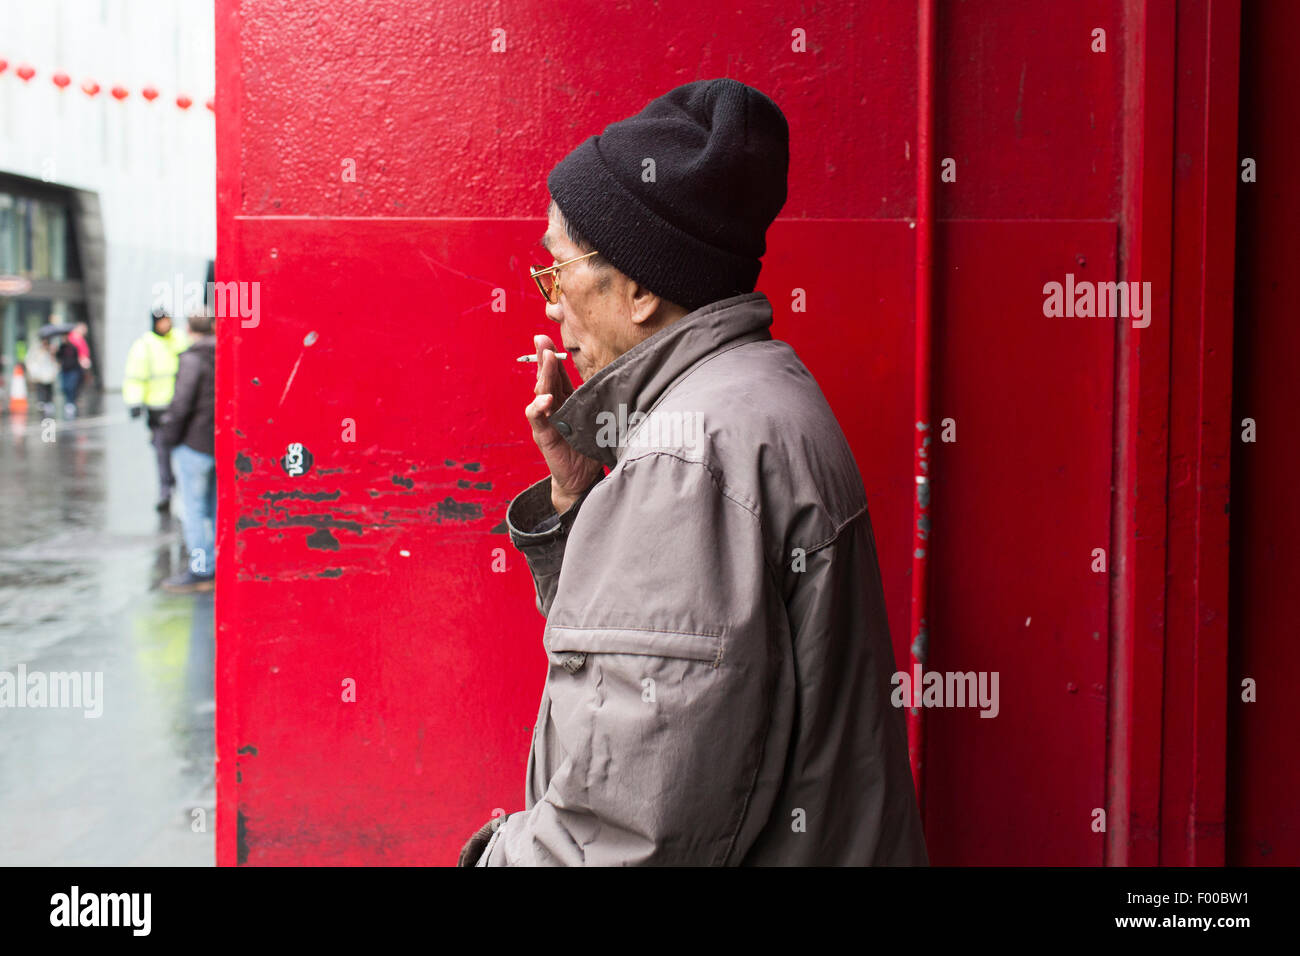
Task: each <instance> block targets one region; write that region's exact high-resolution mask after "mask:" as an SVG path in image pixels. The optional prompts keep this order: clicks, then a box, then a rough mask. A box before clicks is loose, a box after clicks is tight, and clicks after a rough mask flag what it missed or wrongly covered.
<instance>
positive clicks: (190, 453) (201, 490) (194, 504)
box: [172, 445, 217, 577]
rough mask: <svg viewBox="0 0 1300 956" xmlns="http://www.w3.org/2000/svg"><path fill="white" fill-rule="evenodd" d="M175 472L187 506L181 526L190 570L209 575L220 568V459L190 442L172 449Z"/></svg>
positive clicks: (184, 506)
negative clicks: (218, 538) (218, 464)
mask: <svg viewBox="0 0 1300 956" xmlns="http://www.w3.org/2000/svg"><path fill="white" fill-rule="evenodd" d="M172 471H173V472H174V473H175V475H176V482H177V484H178V485H180V492H181V506H182V507H183V508H184V509H185V514H184V515H183V516H182V518H181V527H182V528H183V529H184V531H185V549H186V551H187V552H188V555H189V569H190V571H192V572H193V573H194V574H197V575H200V576H205V577H206V576H208V575H211V574H213V573H215V572H216V568H217V540H216V530H217V460H216V459H215V458H213V457H212V456H211V455H205V454H203V452H201V451H195V450H194V449H193V448H191V447H190V446H189V445H177V446H176V447H175V448H173V449H172Z"/></svg>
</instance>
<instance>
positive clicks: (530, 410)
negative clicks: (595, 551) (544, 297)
mask: <svg viewBox="0 0 1300 956" xmlns="http://www.w3.org/2000/svg"><path fill="white" fill-rule="evenodd" d="M533 344H534V345H535V346H537V384H536V386H535V387H534V388H533V393H534V394H535V395H536V396H537V397H536V398H534V399H533V400H532V402H531V403H529V405H528V407H527V408H525V409H524V415H525V416H526V417H527V419H528V423H529V424H530V425H532V427H533V441H535V442H537V447H538V448H539V449H541V452H542V457H543V458H545V459H546V467H548V468H550V469H551V505H552V507H554V508H555V513H556V514H564V512H566V511H568V510H569V508H570V507H572V505H573V503H574V502H575V501H577V500H578V498H579V497H580V496H581V495H582V493H583V492H584V491H586V490H587V489H588V488H589V487H590V486H591V484H592V483H593V482H594V481H595V480H596V479H597V478H599V477H600V476H601V474H602V473H603V471H604V467H603V466H602V465H601V464H600V462H598V461H596V460H594V459H592V458H588V457H587V456H586V455H583V454H581V453H579V452H578V451H576V450H575V449H574V447H573V446H572V445H570V444H569V443H568V442H567V441H565V440H564V436H562V435H561V434H560V433H559V432H558V431H556V430H555V426H554V425H552V424H551V414H552V412H554V411H555V409H557V408H559V407H560V406H561V405H563V404H564V402H565V400H566V399H567V398H568V397H569V396H570V395H572V394H573V385H572V384H571V383H570V382H569V376H568V374H567V373H566V372H565V371H564V367H563V366H562V365H560V360H559V359H558V358H556V356H555V343H554V342H552V341H551V339H550V336H547V335H535V336H533Z"/></svg>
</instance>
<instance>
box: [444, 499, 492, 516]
mask: <svg viewBox="0 0 1300 956" xmlns="http://www.w3.org/2000/svg"><path fill="white" fill-rule="evenodd" d="M481 517H483V508H482V507H481V506H480V505H478V504H475V503H474V502H472V501H457V500H456V499H455V498H453V497H451V496H450V495H448V496H447V497H446V498H443V499H442V501H439V502H438V520H439V521H443V520H447V521H474V520H475V519H477V518H481Z"/></svg>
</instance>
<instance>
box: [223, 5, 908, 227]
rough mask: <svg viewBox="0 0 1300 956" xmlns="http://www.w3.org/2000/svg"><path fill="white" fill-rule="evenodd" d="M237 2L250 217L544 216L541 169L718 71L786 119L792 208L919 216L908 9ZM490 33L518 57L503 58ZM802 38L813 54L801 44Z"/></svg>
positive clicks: (788, 211) (242, 200)
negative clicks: (348, 175) (350, 166)
mask: <svg viewBox="0 0 1300 956" xmlns="http://www.w3.org/2000/svg"><path fill="white" fill-rule="evenodd" d="M232 5H233V0H224V2H222V3H221V4H220V6H223V7H226V8H229V7H230V6H232ZM241 9H242V11H243V23H242V28H241V32H240V35H239V36H238V37H231V38H230V39H229V42H230V44H231V46H232V47H234V46H236V45H237V46H238V49H239V50H240V51H242V53H243V56H244V58H245V60H244V71H243V72H244V77H243V82H244V94H243V97H242V100H241V109H242V113H243V115H242V127H241V135H240V140H239V148H238V162H239V164H240V166H241V168H242V171H243V179H244V183H245V188H244V189H243V190H242V191H241V193H240V194H239V198H238V208H239V210H240V211H241V212H242V213H243V214H245V215H348V216H381V217H388V216H419V215H459V216H486V217H501V216H533V215H537V214H538V208H539V205H540V206H544V205H545V196H546V174H547V173H548V172H549V171H550V170H551V168H552V167H553V166H554V165H555V164H556V163H557V162H558V161H559V160H560V159H562V158H563V157H564V155H565V154H566V153H568V152H569V150H571V149H572V148H573V147H574V146H576V145H578V143H579V142H581V141H582V140H583V139H585V138H586V137H588V136H590V135H591V134H593V133H599V132H601V131H602V130H603V129H604V128H605V126H606V125H608V124H609V123H611V122H614V121H615V120H619V119H622V118H623V117H625V116H628V115H631V114H632V113H635V112H637V111H638V110H640V109H641V108H642V107H643V106H644V105H645V104H646V103H647V102H648V101H649V100H650V99H652V98H654V97H655V96H658V95H659V94H661V93H663V92H666V91H667V90H669V89H671V88H672V87H674V86H677V85H679V84H682V83H688V82H690V81H692V80H696V79H703V78H708V77H714V76H731V77H735V78H736V79H740V80H743V81H745V82H749V83H753V84H755V85H757V86H758V87H759V88H760V89H762V90H763V91H764V92H767V93H769V95H772V96H773V97H774V98H775V99H776V100H777V102H778V104H779V105H780V106H781V108H782V110H783V111H784V112H785V114H786V116H787V118H788V119H789V121H790V126H791V139H792V142H791V150H790V153H791V160H790V195H789V201H788V203H787V205H786V208H785V210H784V215H786V216H787V217H791V218H800V217H804V216H833V217H836V218H840V217H845V218H860V217H876V216H879V217H897V216H903V215H907V214H909V213H910V211H911V208H912V202H913V200H912V194H911V178H912V164H911V163H910V162H909V160H908V157H907V152H906V148H905V141H906V140H907V139H908V138H909V137H911V136H912V135H913V134H912V132H911V130H912V129H913V124H912V119H911V117H912V112H911V110H912V101H913V96H914V86H915V84H914V80H913V77H914V74H915V71H914V64H915V50H914V49H913V38H914V37H915V36H916V11H915V5H914V4H912V3H911V2H905V0H894V2H891V3H884V4H871V5H859V4H843V3H841V4H823V5H809V6H807V7H804V8H800V7H798V6H792V5H790V4H788V3H782V2H777V0H767V2H759V3H748V4H744V5H743V6H742V5H734V4H700V3H697V2H694V0H662V2H657V3H653V4H650V3H637V4H611V3H607V2H604V0H570V2H565V3H524V2H516V3H510V4H505V5H503V4H500V3H496V2H490V0H457V2H454V3H451V2H435V3H411V2H409V0H364V2H362V0H348V2H343V0H257V2H244V3H242V4H241ZM496 30H501V31H504V43H505V50H504V52H499V53H494V52H492V44H493V41H494V39H497V38H500V37H501V36H502V34H499V33H497V34H494V32H493V31H496ZM796 30H799V31H803V37H804V40H805V48H806V49H805V51H804V52H796V51H795V50H793V49H792V44H793V43H794V42H795V39H796V38H795V35H794V31H796ZM234 52H235V50H234V49H231V50H230V52H229V53H227V54H226V57H227V58H229V57H230V56H231V54H233V53H234ZM223 62H229V59H227V60H224V61H223ZM344 159H354V160H355V161H356V168H357V181H356V183H354V184H344V183H343V182H342V180H341V178H340V172H341V164H342V161H343V160H344Z"/></svg>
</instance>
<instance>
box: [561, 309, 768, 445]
mask: <svg viewBox="0 0 1300 956" xmlns="http://www.w3.org/2000/svg"><path fill="white" fill-rule="evenodd" d="M771 325H772V303H771V302H769V301H768V299H767V296H766V295H764V294H763V293H762V292H746V293H745V294H743V295H737V296H732V297H731V298H729V299H719V300H718V301H717V302H711V303H709V304H708V305H705V306H701V307H700V308H698V309H696V310H695V311H694V312H690V313H688V314H687V315H684V316H682V317H681V318H680V319H678V320H677V321H676V322H674V323H673V324H672V325H669V326H667V327H665V328H662V329H660V330H659V331H658V332H656V333H655V334H654V335H652V336H650V337H649V338H648V339H646V340H645V341H644V342H641V343H639V344H637V345H634V346H633V347H632V348H630V349H628V350H627V351H626V352H624V353H623V354H622V355H620V356H619V357H618V358H616V359H615V360H614V361H612V362H610V363H609V364H608V365H606V366H605V367H604V368H603V369H601V370H600V371H599V372H597V373H596V374H595V375H594V376H592V378H591V380H590V381H587V382H584V383H583V384H582V385H580V386H579V387H578V388H577V390H575V391H574V393H573V394H572V395H570V396H569V398H568V400H567V401H565V403H564V404H563V405H561V406H560V407H559V408H558V409H557V410H556V411H555V413H554V415H553V416H552V418H551V421H552V424H554V425H555V427H556V429H557V430H558V431H559V432H560V434H561V435H563V436H564V439H565V440H566V441H567V442H568V443H569V444H570V445H572V446H573V448H574V449H575V450H576V451H578V452H581V453H582V454H583V455H586V456H587V457H588V458H594V459H595V460H596V461H599V462H601V463H602V464H603V465H605V466H606V467H607V468H613V467H614V466H615V465H616V464H618V459H619V458H620V457H621V454H620V452H621V449H619V448H617V447H614V448H611V447H605V446H603V445H600V444H597V442H596V436H597V433H598V432H599V431H600V422H598V421H597V416H599V415H600V413H601V412H609V413H611V414H613V415H615V416H616V417H619V406H620V405H622V406H623V408H624V409H625V415H626V416H627V417H630V416H631V415H632V414H633V413H634V412H649V410H650V409H651V408H653V407H654V405H655V403H656V402H658V401H659V399H660V398H661V397H662V396H663V394H664V392H666V391H667V390H668V387H669V386H671V385H672V384H673V383H674V382H676V381H677V380H678V379H679V378H681V377H682V375H684V374H685V373H686V372H687V371H689V370H690V369H691V368H693V367H694V366H695V365H697V364H698V363H699V362H701V361H702V360H704V359H706V358H708V357H710V356H712V355H716V354H718V353H719V352H724V351H727V350H728V349H731V348H735V347H736V346H738V345H744V344H745V343H747V342H757V341H761V340H764V339H770V338H771V337H772V333H771V331H770V329H771Z"/></svg>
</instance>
